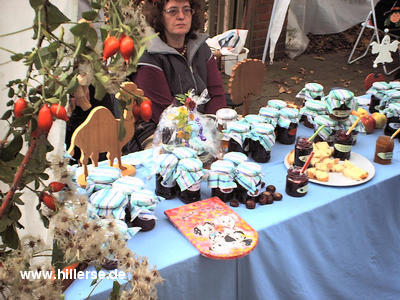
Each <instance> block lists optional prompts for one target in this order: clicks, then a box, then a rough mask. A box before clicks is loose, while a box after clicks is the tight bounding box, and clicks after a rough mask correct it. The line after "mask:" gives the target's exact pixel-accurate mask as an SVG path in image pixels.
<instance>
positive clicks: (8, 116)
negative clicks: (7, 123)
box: [1, 109, 12, 120]
mask: <svg viewBox="0 0 400 300" xmlns="http://www.w3.org/2000/svg"><path fill="white" fill-rule="evenodd" d="M11 115H12V110H11V109H10V110H7V111H6V112H5V113H4V114H3V116H2V117H1V119H2V120H8V119H9V118H10V117H11Z"/></svg>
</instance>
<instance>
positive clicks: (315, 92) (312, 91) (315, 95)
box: [296, 82, 324, 101]
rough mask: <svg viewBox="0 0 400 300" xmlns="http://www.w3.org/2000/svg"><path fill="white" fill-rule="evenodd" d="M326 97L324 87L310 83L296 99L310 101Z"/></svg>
mask: <svg viewBox="0 0 400 300" xmlns="http://www.w3.org/2000/svg"><path fill="white" fill-rule="evenodd" d="M323 96H324V87H323V86H322V85H321V84H319V83H316V82H309V83H306V84H305V85H304V88H303V89H302V90H301V91H300V92H299V93H298V94H297V95H296V98H303V99H304V100H305V101H308V100H321V99H322V97H323Z"/></svg>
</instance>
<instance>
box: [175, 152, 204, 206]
mask: <svg viewBox="0 0 400 300" xmlns="http://www.w3.org/2000/svg"><path fill="white" fill-rule="evenodd" d="M204 174H205V173H204V169H203V163H202V162H201V160H199V159H198V158H184V159H182V160H180V161H179V162H178V166H177V168H176V172H175V176H174V177H175V179H176V182H177V183H178V186H179V189H180V192H179V199H180V200H181V201H182V202H183V203H186V204H188V203H193V202H196V201H199V200H200V199H201V194H200V183H201V180H202V177H203V176H204Z"/></svg>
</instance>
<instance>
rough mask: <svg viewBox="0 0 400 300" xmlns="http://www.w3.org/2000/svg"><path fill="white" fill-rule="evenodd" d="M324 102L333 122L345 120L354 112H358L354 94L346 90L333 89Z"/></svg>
mask: <svg viewBox="0 0 400 300" xmlns="http://www.w3.org/2000/svg"><path fill="white" fill-rule="evenodd" d="M323 101H324V102H325V104H326V109H327V111H328V115H329V117H330V118H331V119H332V120H344V119H346V118H348V117H349V115H350V113H351V111H352V110H357V108H356V105H357V101H355V100H354V94H353V93H352V92H351V91H349V90H346V89H332V90H331V91H330V92H329V94H328V95H327V96H325V97H324V98H323Z"/></svg>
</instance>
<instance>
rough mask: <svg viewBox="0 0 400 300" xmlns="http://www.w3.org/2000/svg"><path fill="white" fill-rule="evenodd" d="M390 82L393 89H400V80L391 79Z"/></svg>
mask: <svg viewBox="0 0 400 300" xmlns="http://www.w3.org/2000/svg"><path fill="white" fill-rule="evenodd" d="M389 84H390V87H391V88H392V89H395V90H400V81H391V82H389Z"/></svg>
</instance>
